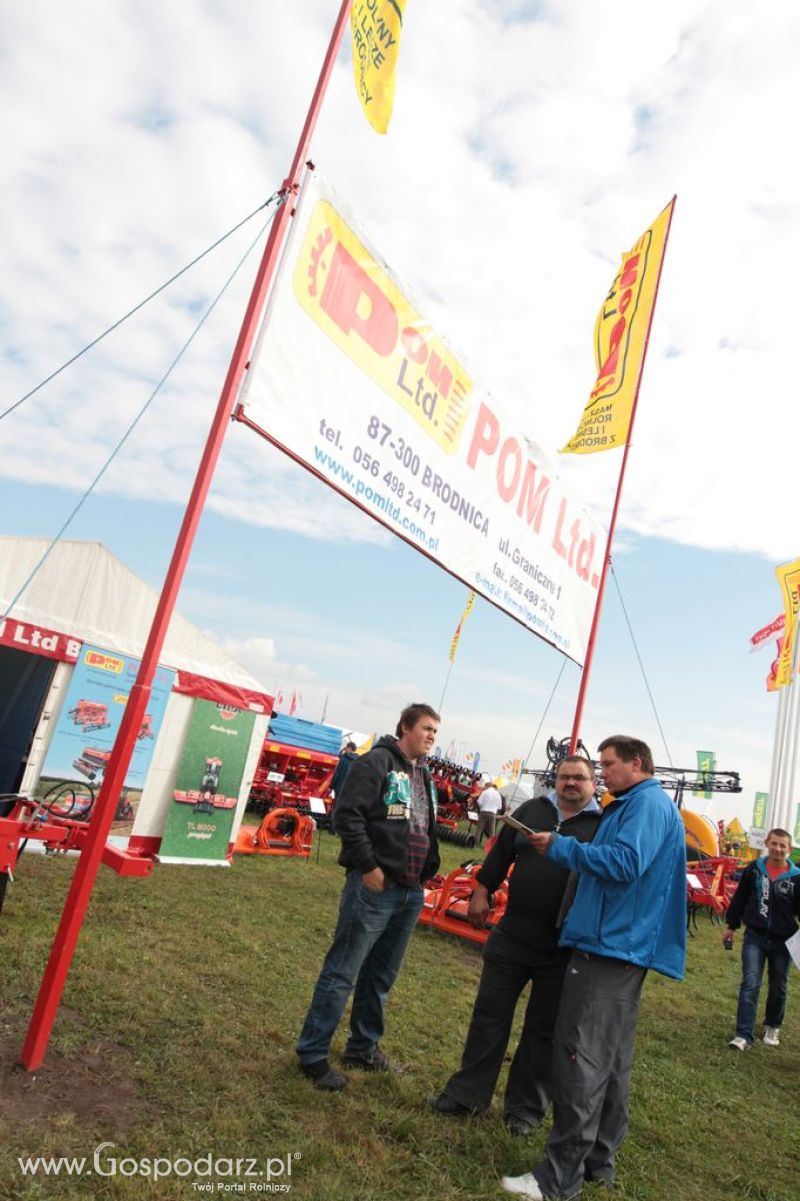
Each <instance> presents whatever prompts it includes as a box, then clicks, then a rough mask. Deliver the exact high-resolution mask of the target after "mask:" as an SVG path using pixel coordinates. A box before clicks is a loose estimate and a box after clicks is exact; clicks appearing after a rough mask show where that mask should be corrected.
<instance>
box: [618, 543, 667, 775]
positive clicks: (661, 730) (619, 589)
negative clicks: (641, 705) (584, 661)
mask: <svg viewBox="0 0 800 1201" xmlns="http://www.w3.org/2000/svg"><path fill="white" fill-rule="evenodd" d="M609 567H610V568H611V574H612V576H613V577H614V584H615V586H616V589H617V596H618V597H619V603H620V604H621V605H622V612H623V613H624V614H625V621H626V622H627V625H628V633H629V634H630V636H631V642H632V643H633V649H634V650H635V652H636V658H637V659H638V660H639V667H640V668H641V670H642V679H643V680H644V686H645V688H646V689H647V695H648V696H649V697H650V704H651V705H652V707H653V713H654V715H655V719H656V723H657V725H658V729H659V732H660V734H661V741H662V742H663V743H664V750H665V751H666V752H667V759H668V760H669V765H670V767H673V763H672V755H670V753H669V747H668V746H667V736H666V734H665V733H664V729H663V727H662V725H661V718H660V717H659V716H658V709H657V708H656V702H655V700H654V699H653V693H652V692H651V690H650V684H649V682H648V679H647V672H646V671H645V669H644V663H643V662H642V656H641V655H640V654H639V647H638V646H637V645H636V638H635V637H634V633H633V626H632V625H631V622H630V618H629V617H628V610H627V609H626V608H625V601H624V600H623V599H622V589H621V588H620V586H619V580H618V579H617V573H616V571H615V570H614V562H613V560H610V561H609Z"/></svg>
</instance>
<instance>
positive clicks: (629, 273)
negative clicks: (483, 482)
mask: <svg viewBox="0 0 800 1201" xmlns="http://www.w3.org/2000/svg"><path fill="white" fill-rule="evenodd" d="M674 206H675V197H674V196H673V198H672V200H671V201H670V202H669V204H668V205H667V207H666V208H665V209H664V210H663V212H661V213H659V215H658V217H656V219H655V221H654V222H653V224H652V225H651V226H649V228H648V229H646V230H645V231H644V233H643V234H642V236H641V237H640V238H639V239H638V240H637V241H636V242H635V243H634V245H633V246H632V247H631V249H630V250H629V251H628V252H627V253H626V254H623V256H622V265H621V267H620V269H619V271H618V272H617V274H616V275H615V277H614V282H613V283H612V285H611V288H610V290H609V293H608V295H607V296H606V298H605V300H604V301H603V304H602V306H601V308H600V312H599V313H598V314H597V321H596V322H595V327H594V354H595V361H596V363H597V378H596V380H595V383H594V387H593V388H592V390H591V392H590V394H589V400H588V402H587V404H586V407H585V408H584V410H583V416H582V417H581V420H580V424H579V425H578V429H577V431H576V433H575V434H574V435H573V437H572V438H570V440H569V442H568V443H567V445H566V446H565V447H564V448H563V450H562V451H561V453H562V454H573V455H591V454H596V453H597V452H598V451H602V450H614V449H615V448H616V447H618V446H624V445H625V442H626V440H627V437H628V430H629V428H630V422H631V413H632V411H633V403H634V400H635V399H636V393H637V390H638V387H639V379H640V376H641V374H642V365H643V363H644V355H645V350H646V348H647V336H648V334H649V332H650V323H651V321H652V319H653V308H654V306H655V300H656V291H657V288H658V280H659V276H660V274H661V265H662V263H663V261H664V250H665V248H666V244H667V235H668V233H669V227H670V222H671V221H672V211H673V208H674Z"/></svg>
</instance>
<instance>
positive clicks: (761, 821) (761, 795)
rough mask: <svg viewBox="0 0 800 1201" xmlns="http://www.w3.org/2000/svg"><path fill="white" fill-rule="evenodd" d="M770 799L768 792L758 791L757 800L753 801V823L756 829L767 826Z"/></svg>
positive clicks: (762, 828)
mask: <svg viewBox="0 0 800 1201" xmlns="http://www.w3.org/2000/svg"><path fill="white" fill-rule="evenodd" d="M768 800H769V793H768V792H757V793H756V796H755V801H754V802H753V823H752V828H753V829H754V830H766V828H767V802H768Z"/></svg>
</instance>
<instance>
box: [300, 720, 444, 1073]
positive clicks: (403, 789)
mask: <svg viewBox="0 0 800 1201" xmlns="http://www.w3.org/2000/svg"><path fill="white" fill-rule="evenodd" d="M438 729H439V715H438V713H437V712H436V710H435V709H432V708H431V707H430V705H422V704H417V705H408V706H407V707H406V708H405V709H404V710H403V712H402V713H401V714H400V720H399V721H398V723H397V736H396V737H395V738H392V737H389V736H387V737H385V738H381V739H379V740H378V742H377V743H376V744H375V746H374V747H373V748H372V750H371V751H368V752H367V754H366V755H362V756H361V758H359V759H357V760H356V762H355V763H354V764H353V766H352V767H351V768H350V771H349V772H348V774H347V777H346V779H345V782H344V785H343V786H342V788H341V791H340V794H339V796H338V797H337V801H336V833H337V834H338V835H339V837H340V838H341V840H342V850H341V853H340V855H339V863H340V864H341V865H342V867H344V868H346V869H347V877H346V880H345V885H344V890H343V892H342V899H341V902H340V904H339V920H338V922H337V925H336V930H335V931H334V935H333V942H332V943H331V947H330V950H329V951H328V954H327V955H326V957H325V962H324V963H323V965H322V971H321V972H320V976H319V979H318V980H317V984H316V987H315V989H314V995H313V997H312V998H311V1006H310V1008H309V1011H308V1014H307V1016H306V1020H305V1023H304V1025H303V1029H302V1031H301V1032H300V1037H299V1039H298V1040H297V1048H296V1050H297V1056H298V1059H299V1061H300V1070H301V1071H302V1072H303V1073H304V1075H306V1076H308V1077H309V1079H311V1080H312V1081H313V1082H314V1085H315V1087H316V1088H321V1089H326V1090H328V1091H330V1092H336V1091H338V1090H339V1089H340V1088H343V1087H344V1085H345V1078H344V1076H343V1075H342V1074H341V1073H340V1072H336V1071H334V1070H333V1068H332V1067H331V1066H330V1063H329V1061H328V1054H329V1051H330V1045H331V1040H332V1038H333V1035H334V1033H335V1031H336V1028H337V1026H338V1025H339V1022H340V1021H341V1018H342V1015H343V1013H344V1010H345V1006H346V1004H347V999H348V997H349V996H350V993H351V992H353V989H354V988H355V991H354V993H353V1007H352V1011H351V1014H350V1037H349V1039H348V1040H347V1045H346V1047H345V1050H344V1056H343V1063H344V1065H345V1067H349V1068H361V1069H363V1070H365V1071H369V1072H385V1071H387V1070H388V1068H389V1063H388V1060H387V1059H386V1056H385V1055H384V1054H383V1052H382V1051H381V1049H380V1047H379V1045H378V1044H379V1042H380V1039H381V1036H382V1035H383V1025H384V1016H383V1015H384V1006H385V1004H386V997H387V995H388V993H389V990H390V989H391V987H392V985H393V984H394V982H395V980H396V978H397V974H398V972H399V971H400V968H401V966H402V963H403V956H404V955H405V952H406V947H407V946H408V942H409V939H410V938H411V935H412V933H413V932H414V927H415V926H416V924H417V918H418V917H419V913H420V910H421V909H422V902H423V895H424V894H423V892H422V881H423V880H427V879H429V878H430V877H431V876H432V875H433V874H434V873H435V872H436V870H437V869H438V867H439V851H438V847H437V842H436V809H435V805H436V787H435V785H434V783H433V781H432V779H431V776H430V772H429V771H428V769H427V767H426V766H425V757H426V756H427V755H428V754H429V752H430V751H431V749H432V747H433V744H434V742H435V741H436V733H437V731H438Z"/></svg>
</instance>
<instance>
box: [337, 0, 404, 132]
mask: <svg viewBox="0 0 800 1201" xmlns="http://www.w3.org/2000/svg"><path fill="white" fill-rule="evenodd" d="M405 6H406V0H353V7H352V8H351V10H350V29H351V32H352V35H353V71H354V72H355V78H356V91H357V92H358V98H359V100H360V101H361V107H362V108H363V110H364V116H365V117H366V118H367V120H368V121H369V123H370V125H371V126H372V128H373V129H374V130H376V131H377V132H378V133H386V130H387V129H388V128H389V122H390V120H391V117H392V106H393V105H394V76H395V71H396V69H397V55H398V52H399V50H400V34H401V32H402V29H403V9H404V8H405Z"/></svg>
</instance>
